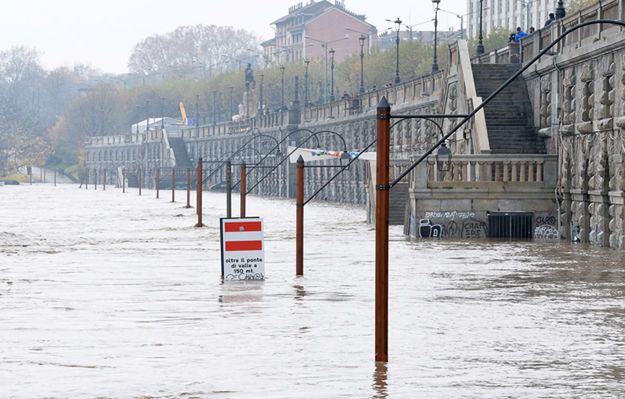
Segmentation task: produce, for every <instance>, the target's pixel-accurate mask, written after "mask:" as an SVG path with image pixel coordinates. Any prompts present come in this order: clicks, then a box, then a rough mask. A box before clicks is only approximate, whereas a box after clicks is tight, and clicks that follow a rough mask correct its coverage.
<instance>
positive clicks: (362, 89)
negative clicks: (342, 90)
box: [358, 35, 367, 94]
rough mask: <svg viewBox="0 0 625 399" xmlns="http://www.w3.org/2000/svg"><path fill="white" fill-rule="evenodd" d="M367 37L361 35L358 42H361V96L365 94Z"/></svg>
mask: <svg viewBox="0 0 625 399" xmlns="http://www.w3.org/2000/svg"><path fill="white" fill-rule="evenodd" d="M366 39H367V37H366V36H365V35H360V37H359V38H358V41H359V42H360V94H363V93H364V92H365V69H364V68H365V67H364V65H365V51H364V48H365V40H366Z"/></svg>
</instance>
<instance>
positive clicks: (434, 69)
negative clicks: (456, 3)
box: [432, 0, 441, 73]
mask: <svg viewBox="0 0 625 399" xmlns="http://www.w3.org/2000/svg"><path fill="white" fill-rule="evenodd" d="M440 3H441V0H432V4H434V61H432V73H436V72H438V60H437V54H436V52H437V50H438V49H437V46H438V7H439V6H440Z"/></svg>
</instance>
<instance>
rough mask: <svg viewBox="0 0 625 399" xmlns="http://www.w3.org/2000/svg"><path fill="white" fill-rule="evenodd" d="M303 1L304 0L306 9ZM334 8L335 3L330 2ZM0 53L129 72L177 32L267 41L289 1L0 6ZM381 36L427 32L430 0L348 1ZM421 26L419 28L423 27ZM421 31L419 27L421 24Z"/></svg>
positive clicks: (121, 0) (455, 7)
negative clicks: (236, 34)
mask: <svg viewBox="0 0 625 399" xmlns="http://www.w3.org/2000/svg"><path fill="white" fill-rule="evenodd" d="M306 1H308V0H304V2H306ZM332 1H333V0H332ZM0 2H1V3H2V7H1V10H0V50H6V49H8V48H10V47H11V46H14V45H22V44H23V45H26V46H30V47H36V48H37V49H38V50H39V51H40V52H41V54H42V62H43V64H44V66H45V67H47V68H53V67H57V66H62V65H66V66H70V65H73V64H75V63H84V64H89V65H91V66H93V67H96V68H99V69H101V70H103V71H105V72H114V73H121V72H125V71H126V70H127V66H126V64H127V61H128V57H129V56H130V53H131V51H132V48H133V46H134V44H136V43H137V42H138V41H140V40H142V39H143V38H145V37H147V36H150V35H153V34H157V33H165V32H168V31H171V30H173V29H175V28H176V27H178V26H181V25H196V24H205V25H229V26H234V27H236V28H244V29H248V30H250V31H252V32H254V33H255V34H256V35H258V36H260V37H261V38H262V39H267V38H269V37H271V36H272V30H271V27H270V25H269V24H270V23H271V22H272V21H274V20H276V19H278V18H279V17H281V16H283V15H285V14H286V13H287V12H288V8H289V6H291V5H294V4H296V3H298V2H299V1H295V0H271V1H260V0H219V1H217V0H178V1H172V0H0ZM345 5H346V7H347V8H348V9H349V10H352V11H354V12H357V13H359V14H365V15H366V16H367V21H369V22H370V23H372V24H374V25H375V26H376V27H377V28H378V29H379V30H383V29H385V28H387V27H389V26H390V25H391V24H389V23H388V22H385V20H386V19H395V18H397V17H400V18H401V19H402V20H404V21H405V22H406V23H409V24H413V25H416V24H419V25H418V26H415V28H414V29H415V30H433V29H434V23H433V22H431V19H432V18H433V17H434V12H433V7H432V2H431V1H430V0H382V1H380V0H346V2H345ZM440 7H441V9H445V10H448V11H452V12H455V13H458V14H465V13H466V11H465V9H466V0H441V5H440ZM423 22H425V23H423ZM420 23H423V24H420ZM452 26H453V27H455V28H456V29H458V28H459V26H460V24H459V19H458V18H457V17H455V16H454V15H450V14H446V13H440V16H439V29H441V30H443V29H449V27H452Z"/></svg>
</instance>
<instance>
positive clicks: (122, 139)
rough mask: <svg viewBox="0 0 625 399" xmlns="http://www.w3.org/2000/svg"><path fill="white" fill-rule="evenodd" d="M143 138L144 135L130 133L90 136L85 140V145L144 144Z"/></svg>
mask: <svg viewBox="0 0 625 399" xmlns="http://www.w3.org/2000/svg"><path fill="white" fill-rule="evenodd" d="M143 136H144V135H143V133H139V134H136V133H130V134H124V135H111V136H90V137H86V138H85V145H89V146H108V145H119V144H141V143H143Z"/></svg>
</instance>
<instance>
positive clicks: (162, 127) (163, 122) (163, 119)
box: [161, 97, 165, 130]
mask: <svg viewBox="0 0 625 399" xmlns="http://www.w3.org/2000/svg"><path fill="white" fill-rule="evenodd" d="M164 101H165V99H164V98H163V97H161V130H163V129H165V114H164V112H163V102H164Z"/></svg>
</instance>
